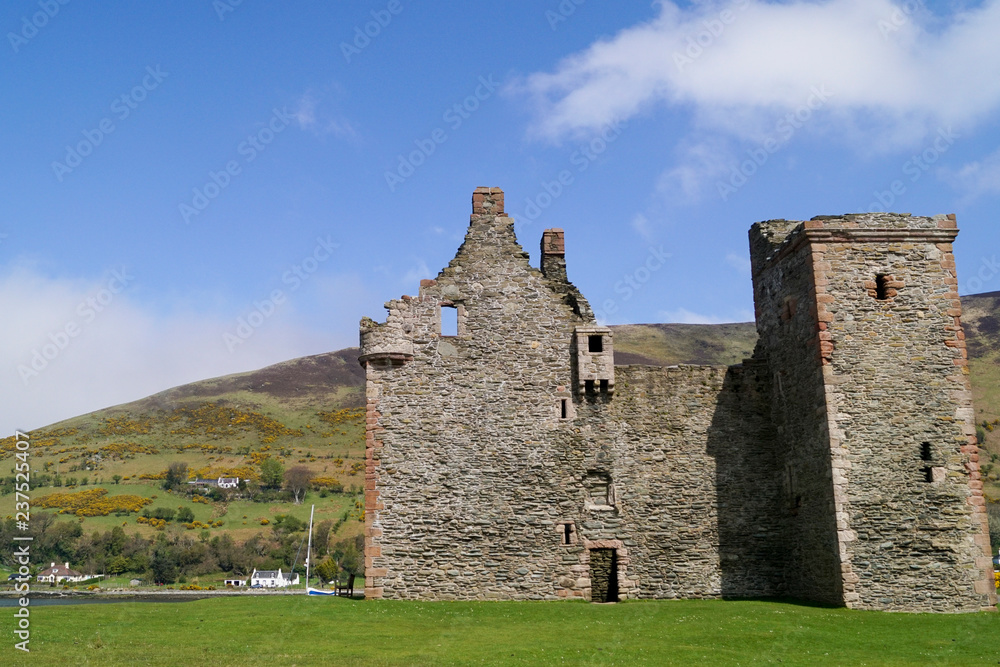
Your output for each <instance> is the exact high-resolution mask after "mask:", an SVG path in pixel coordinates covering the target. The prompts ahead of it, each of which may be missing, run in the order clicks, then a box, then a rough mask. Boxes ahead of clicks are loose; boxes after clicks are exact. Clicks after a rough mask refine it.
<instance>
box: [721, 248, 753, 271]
mask: <svg viewBox="0 0 1000 667" xmlns="http://www.w3.org/2000/svg"><path fill="white" fill-rule="evenodd" d="M726 264H728V265H729V266H731V267H733V268H734V269H736V270H737V271H739V272H740V273H741V274H743V275H745V276H749V275H750V258H749V257H747V256H746V255H745V254H741V253H736V252H731V253H729V254H727V255H726Z"/></svg>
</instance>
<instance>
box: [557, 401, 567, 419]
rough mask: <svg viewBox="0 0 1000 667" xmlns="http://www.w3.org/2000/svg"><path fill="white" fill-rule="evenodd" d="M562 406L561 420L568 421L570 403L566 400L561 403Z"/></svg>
mask: <svg viewBox="0 0 1000 667" xmlns="http://www.w3.org/2000/svg"><path fill="white" fill-rule="evenodd" d="M560 404H561V405H560V412H559V418H560V419H566V418H567V417H569V401H568V400H567V399H565V398H564V399H562V400H561V401H560Z"/></svg>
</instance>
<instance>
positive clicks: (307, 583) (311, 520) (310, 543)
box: [306, 505, 316, 591]
mask: <svg viewBox="0 0 1000 667" xmlns="http://www.w3.org/2000/svg"><path fill="white" fill-rule="evenodd" d="M315 511H316V506H315V505H313V506H312V507H311V508H310V509H309V545H308V546H307V547H306V591H308V590H309V561H310V558H309V555H310V554H311V553H312V547H313V512H315Z"/></svg>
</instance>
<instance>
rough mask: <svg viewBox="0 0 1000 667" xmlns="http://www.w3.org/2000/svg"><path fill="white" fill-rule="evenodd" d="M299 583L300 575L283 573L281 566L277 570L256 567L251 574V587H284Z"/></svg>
mask: <svg viewBox="0 0 1000 667" xmlns="http://www.w3.org/2000/svg"><path fill="white" fill-rule="evenodd" d="M298 583H299V575H297V574H296V575H295V576H294V577H292V576H290V575H285V574H282V573H281V568H279V569H277V570H258V569H256V568H255V569H254V571H253V574H251V575H250V587H251V588H284V587H286V586H295V585H296V584H298Z"/></svg>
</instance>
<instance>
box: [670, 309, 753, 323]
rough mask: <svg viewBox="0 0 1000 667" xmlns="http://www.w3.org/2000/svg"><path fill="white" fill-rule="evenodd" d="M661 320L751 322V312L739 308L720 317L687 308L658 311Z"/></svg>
mask: <svg viewBox="0 0 1000 667" xmlns="http://www.w3.org/2000/svg"><path fill="white" fill-rule="evenodd" d="M660 318H661V321H663V322H667V323H670V324H726V323H728V322H752V321H753V313H751V312H750V311H748V310H740V311H737V312H736V314H735V318H733V317H720V316H718V315H702V314H701V313H695V312H692V311H690V310H688V309H687V308H678V309H677V310H664V311H660Z"/></svg>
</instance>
